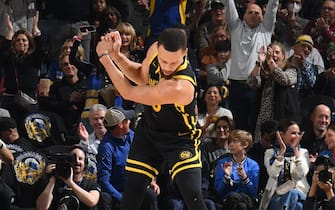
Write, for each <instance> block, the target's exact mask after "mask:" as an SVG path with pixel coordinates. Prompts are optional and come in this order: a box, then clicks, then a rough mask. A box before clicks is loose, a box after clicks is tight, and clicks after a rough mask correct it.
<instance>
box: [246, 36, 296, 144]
mask: <svg viewBox="0 0 335 210" xmlns="http://www.w3.org/2000/svg"><path fill="white" fill-rule="evenodd" d="M247 84H248V85H249V86H250V87H252V88H255V89H256V88H258V89H260V102H259V104H260V108H259V112H258V117H257V123H256V129H255V138H256V139H260V137H261V134H260V127H261V125H262V123H263V122H265V121H267V120H280V119H281V118H287V117H291V118H292V119H295V120H300V115H301V112H300V105H299V104H300V102H299V97H298V92H297V90H296V88H295V85H296V84H297V70H296V68H295V67H294V66H292V65H290V64H289V63H288V62H287V59H286V55H285V51H284V47H283V45H282V44H281V43H279V42H273V43H271V45H269V46H268V47H267V49H266V48H265V46H262V47H261V48H260V50H259V55H258V61H257V62H256V65H255V67H254V69H253V70H252V72H251V74H250V75H249V77H248V80H247Z"/></svg>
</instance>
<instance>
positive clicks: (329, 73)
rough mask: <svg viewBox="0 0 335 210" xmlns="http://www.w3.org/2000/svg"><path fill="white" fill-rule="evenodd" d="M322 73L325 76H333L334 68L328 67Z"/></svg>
mask: <svg viewBox="0 0 335 210" xmlns="http://www.w3.org/2000/svg"><path fill="white" fill-rule="evenodd" d="M324 75H325V76H326V77H335V68H334V67H332V68H328V69H327V70H326V71H324Z"/></svg>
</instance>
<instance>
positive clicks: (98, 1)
mask: <svg viewBox="0 0 335 210" xmlns="http://www.w3.org/2000/svg"><path fill="white" fill-rule="evenodd" d="M106 7H107V1H106V0H93V5H92V10H93V11H92V15H91V17H90V23H91V24H92V25H94V26H95V27H96V28H99V26H100V19H101V16H102V11H103V10H104V9H105V8H106Z"/></svg>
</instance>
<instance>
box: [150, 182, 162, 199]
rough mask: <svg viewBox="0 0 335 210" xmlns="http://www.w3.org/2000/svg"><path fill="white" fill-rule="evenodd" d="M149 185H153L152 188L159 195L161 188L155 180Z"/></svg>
mask: <svg viewBox="0 0 335 210" xmlns="http://www.w3.org/2000/svg"><path fill="white" fill-rule="evenodd" d="M148 187H151V188H152V190H153V191H154V192H155V193H156V195H159V194H160V193H161V189H160V187H159V186H158V184H157V183H156V181H155V180H152V181H151V183H150V185H149V186H148Z"/></svg>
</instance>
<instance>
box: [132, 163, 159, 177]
mask: <svg viewBox="0 0 335 210" xmlns="http://www.w3.org/2000/svg"><path fill="white" fill-rule="evenodd" d="M126 170H127V171H131V172H135V173H138V174H143V175H146V176H147V177H149V178H151V179H154V178H155V177H154V176H153V175H152V174H150V173H148V172H147V171H144V170H141V169H137V168H132V167H129V166H126Z"/></svg>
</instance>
